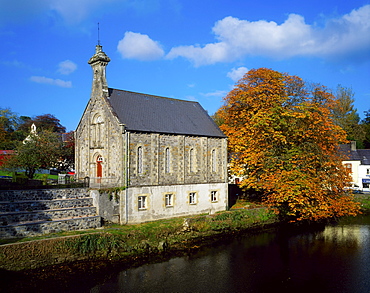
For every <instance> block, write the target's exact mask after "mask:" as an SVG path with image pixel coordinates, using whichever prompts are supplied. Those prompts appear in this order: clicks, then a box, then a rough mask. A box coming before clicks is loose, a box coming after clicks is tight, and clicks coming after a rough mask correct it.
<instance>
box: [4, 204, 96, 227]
mask: <svg viewBox="0 0 370 293" xmlns="http://www.w3.org/2000/svg"><path fill="white" fill-rule="evenodd" d="M95 215H96V208H95V207H79V208H64V209H58V210H38V211H32V212H29V211H20V212H10V213H1V214H0V225H1V224H3V226H4V225H8V224H14V223H23V222H33V221H52V220H59V219H68V218H80V217H83V216H84V217H89V216H95Z"/></svg>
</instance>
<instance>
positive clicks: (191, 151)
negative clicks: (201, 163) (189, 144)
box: [189, 148, 194, 172]
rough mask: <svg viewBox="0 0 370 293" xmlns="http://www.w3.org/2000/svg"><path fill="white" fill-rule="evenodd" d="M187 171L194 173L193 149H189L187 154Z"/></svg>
mask: <svg viewBox="0 0 370 293" xmlns="http://www.w3.org/2000/svg"><path fill="white" fill-rule="evenodd" d="M189 170H190V172H194V149H193V148H191V149H190V152H189Z"/></svg>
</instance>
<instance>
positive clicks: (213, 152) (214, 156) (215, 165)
mask: <svg viewBox="0 0 370 293" xmlns="http://www.w3.org/2000/svg"><path fill="white" fill-rule="evenodd" d="M211 164H212V172H216V171H217V161H216V150H212V152H211Z"/></svg>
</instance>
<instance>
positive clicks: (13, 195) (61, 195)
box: [0, 188, 89, 202]
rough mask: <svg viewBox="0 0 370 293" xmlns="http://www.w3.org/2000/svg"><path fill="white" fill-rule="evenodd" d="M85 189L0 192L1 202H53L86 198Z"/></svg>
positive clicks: (86, 192) (86, 191)
mask: <svg viewBox="0 0 370 293" xmlns="http://www.w3.org/2000/svg"><path fill="white" fill-rule="evenodd" d="M88 196H89V193H88V190H87V189H86V188H64V189H34V190H32V189H30V190H1V191H0V202H1V201H22V200H26V201H30V200H54V199H70V198H83V197H88Z"/></svg>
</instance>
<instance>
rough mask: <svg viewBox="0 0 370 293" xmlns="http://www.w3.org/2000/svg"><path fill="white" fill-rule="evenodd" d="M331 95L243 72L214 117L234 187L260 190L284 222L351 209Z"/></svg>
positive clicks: (289, 79) (260, 72)
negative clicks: (236, 181) (224, 144)
mask: <svg viewBox="0 0 370 293" xmlns="http://www.w3.org/2000/svg"><path fill="white" fill-rule="evenodd" d="M334 105H335V98H334V97H333V96H332V95H331V94H329V93H328V92H327V90H326V89H325V88H324V87H323V86H320V85H315V86H312V87H311V89H310V90H308V89H307V87H306V86H305V83H304V82H303V81H302V80H301V79H300V78H299V77H297V76H290V75H288V74H284V73H279V72H277V71H273V70H270V69H266V68H261V69H257V70H250V71H249V72H248V73H247V74H245V75H244V77H243V78H242V79H241V80H239V82H238V83H237V84H236V86H235V87H234V89H233V90H232V91H230V93H229V94H228V95H227V96H226V97H225V105H224V106H223V107H221V108H220V110H219V111H218V115H219V116H220V117H221V119H223V124H222V125H221V129H222V130H223V131H224V133H225V134H226V135H227V136H228V142H229V143H228V147H229V154H230V171H231V172H232V173H233V174H236V175H239V176H241V177H242V178H244V179H243V180H242V181H241V183H240V184H241V187H242V188H244V189H254V190H258V191H261V193H262V194H263V199H264V201H265V202H266V204H267V205H268V206H269V207H270V208H271V209H273V210H274V211H275V212H276V213H278V214H280V215H281V216H284V217H287V218H289V219H290V220H293V221H294V220H306V219H307V220H319V219H323V218H328V217H335V216H344V215H355V214H356V213H357V212H358V211H359V207H358V205H357V203H355V202H354V201H353V199H352V197H351V196H350V195H348V194H346V193H345V191H344V187H345V186H346V184H348V183H349V181H350V178H349V176H348V173H347V171H346V170H345V169H344V167H343V166H342V163H341V160H342V158H341V157H340V154H339V153H338V144H339V143H342V142H345V139H346V137H345V132H344V131H343V130H342V129H341V128H340V127H339V126H338V125H336V124H335V123H334V122H333V120H332V108H333V107H334Z"/></svg>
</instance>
